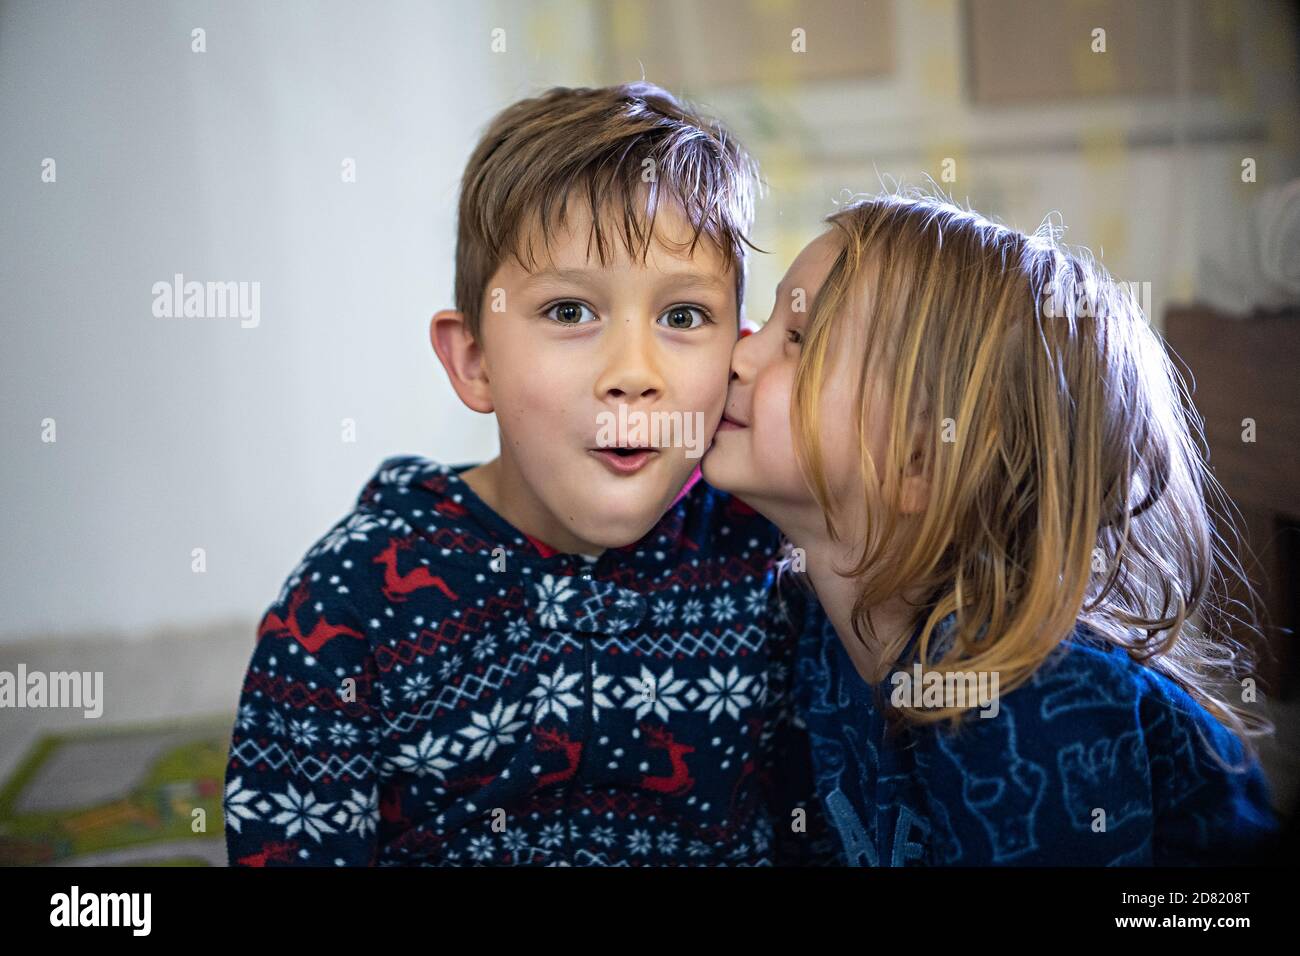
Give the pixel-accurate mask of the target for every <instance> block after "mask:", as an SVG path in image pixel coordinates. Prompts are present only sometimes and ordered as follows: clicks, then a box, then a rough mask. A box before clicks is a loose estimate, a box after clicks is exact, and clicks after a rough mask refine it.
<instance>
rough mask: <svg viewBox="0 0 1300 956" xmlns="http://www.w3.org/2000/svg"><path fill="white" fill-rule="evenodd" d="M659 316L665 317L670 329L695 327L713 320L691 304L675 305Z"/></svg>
mask: <svg viewBox="0 0 1300 956" xmlns="http://www.w3.org/2000/svg"><path fill="white" fill-rule="evenodd" d="M696 316H698V317H699V320H700V321H699V322H696V321H695V318H696ZM659 318H660V319H667V320H668V321H667V323H666V324H667V326H668V327H669V328H670V329H695V328H699V327H700V326H701V325H703V324H704V323H705V322H712V321H713V320H712V319H710V318H709V316H708V313H706V312H705V311H704V310H703V309H701V308H697V307H696V306H693V305H675V306H673V307H672V308H671V309H669V310H668V311H667V312H665V313H664V314H663V315H661V316H659Z"/></svg>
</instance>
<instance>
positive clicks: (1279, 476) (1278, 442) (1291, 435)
mask: <svg viewBox="0 0 1300 956" xmlns="http://www.w3.org/2000/svg"><path fill="white" fill-rule="evenodd" d="M1165 342H1166V346H1167V347H1168V348H1169V349H1170V350H1171V351H1172V352H1173V354H1174V361H1175V364H1176V365H1178V366H1179V367H1180V369H1181V370H1182V371H1183V373H1184V374H1185V375H1187V374H1188V373H1190V377H1189V382H1188V384H1189V385H1190V386H1192V388H1193V394H1192V402H1193V404H1194V405H1195V406H1196V409H1197V411H1198V412H1200V414H1201V415H1202V416H1203V417H1204V419H1205V437H1206V443H1207V445H1208V447H1209V453H1210V467H1211V468H1212V470H1213V471H1214V474H1215V477H1216V478H1217V479H1218V480H1219V483H1220V484H1222V485H1223V487H1224V490H1225V491H1226V492H1227V493H1228V495H1229V496H1230V497H1231V498H1232V500H1233V502H1234V503H1235V504H1236V506H1237V507H1238V508H1239V509H1240V511H1241V516H1240V520H1239V523H1238V529H1239V530H1240V532H1241V533H1242V536H1243V538H1245V539H1246V543H1247V544H1248V546H1249V548H1250V550H1252V551H1253V552H1254V556H1253V558H1252V556H1251V555H1250V554H1249V553H1242V554H1241V555H1240V557H1241V558H1242V562H1243V564H1245V565H1246V570H1247V572H1248V573H1249V574H1250V576H1251V582H1252V584H1253V585H1254V586H1255V587H1256V589H1257V590H1258V592H1259V594H1260V597H1261V598H1262V603H1263V605H1264V608H1265V611H1266V614H1267V619H1266V620H1265V621H1264V622H1263V623H1264V625H1265V627H1264V630H1265V637H1266V647H1265V648H1262V649H1261V650H1260V662H1259V673H1260V678H1261V683H1262V684H1263V686H1264V688H1265V690H1266V691H1267V692H1269V693H1271V694H1272V695H1273V696H1275V697H1281V698H1290V697H1293V696H1295V695H1296V693H1297V691H1298V690H1300V681H1298V680H1297V677H1298V675H1297V665H1298V663H1300V655H1297V653H1296V650H1295V642H1296V640H1297V633H1298V632H1300V312H1292V313H1286V314H1271V315H1261V316H1254V317H1248V318H1236V317H1229V316H1225V315H1223V314H1221V313H1217V312H1215V311H1213V310H1212V309H1209V308H1205V307H1198V306H1187V307H1176V308H1171V309H1169V310H1168V312H1167V313H1166V317H1165ZM1251 422H1253V423H1254V435H1253V437H1254V441H1248V440H1246V438H1248V437H1250V435H1249V433H1248V431H1247V430H1248V428H1249V426H1250V423H1251ZM1229 540H1231V539H1230V538H1229ZM1255 559H1257V561H1256V560H1255Z"/></svg>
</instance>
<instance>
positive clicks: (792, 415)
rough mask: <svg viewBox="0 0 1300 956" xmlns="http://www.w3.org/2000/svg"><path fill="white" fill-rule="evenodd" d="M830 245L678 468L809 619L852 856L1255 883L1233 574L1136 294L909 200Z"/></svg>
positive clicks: (1255, 831) (1262, 799) (820, 757)
mask: <svg viewBox="0 0 1300 956" xmlns="http://www.w3.org/2000/svg"><path fill="white" fill-rule="evenodd" d="M828 222H830V223H831V228H830V230H828V231H827V232H826V233H824V234H823V235H822V236H821V237H819V238H818V239H816V240H815V241H814V242H812V243H811V244H810V245H809V246H808V247H807V248H806V249H804V251H803V252H802V253H801V254H800V255H799V257H798V258H797V259H796V260H795V262H794V264H793V265H792V266H791V267H790V270H789V272H788V273H787V274H786V276H785V279H784V280H783V282H782V284H781V286H780V287H779V289H778V292H777V302H776V306H775V308H774V310H773V312H772V318H771V320H770V321H769V322H768V323H767V324H766V325H765V326H764V327H763V328H762V330H761V331H759V332H757V333H755V334H752V335H748V336H746V337H744V338H742V339H741V340H740V341H739V342H738V343H737V345H736V347H735V351H734V354H733V358H732V377H731V385H730V390H729V393H728V399H727V406H726V412H725V415H724V419H723V423H722V425H721V427H720V428H719V431H718V434H717V436H716V437H715V440H714V444H713V446H712V447H711V449H710V451H709V452H708V454H707V455H706V456H705V458H704V460H703V462H702V468H703V474H704V477H705V479H706V480H707V481H709V482H710V483H711V484H713V485H715V486H717V487H719V488H722V489H725V490H727V491H730V492H733V493H735V494H736V495H738V496H739V497H741V498H742V499H743V500H744V501H745V502H746V503H748V504H750V505H751V506H753V507H754V508H755V509H757V510H758V511H760V512H761V513H763V514H764V515H766V516H767V517H768V518H770V519H771V520H772V521H773V522H774V523H775V524H776V525H777V526H778V527H780V528H781V530H782V531H783V532H784V533H785V535H786V537H787V538H788V540H789V543H790V545H791V546H792V548H793V550H792V551H791V552H790V558H789V563H790V566H791V569H792V570H794V571H796V572H802V574H803V576H797V579H798V580H800V581H801V582H804V581H806V582H807V583H806V585H805V586H810V587H811V589H812V591H813V592H814V593H815V595H816V597H817V599H818V601H819V602H820V605H821V608H822V609H824V611H825V616H822V615H821V614H819V613H816V612H817V608H816V606H815V605H811V606H810V608H809V612H810V613H809V614H808V626H807V627H806V628H805V630H804V637H803V639H802V641H801V646H800V652H799V660H798V665H797V674H796V677H797V683H798V695H797V696H798V700H799V707H800V717H802V719H803V720H804V721H805V722H806V723H807V726H808V730H809V733H810V736H811V740H812V745H813V752H814V764H815V769H816V772H817V776H818V792H819V796H820V799H821V800H822V801H823V803H824V805H825V808H826V811H827V813H828V816H829V818H830V820H831V821H832V823H833V824H834V826H835V828H836V830H837V831H838V833H839V836H840V839H841V841H842V843H843V849H844V854H845V858H846V862H848V863H850V864H868V865H881V866H889V865H894V866H898V865H906V864H932V865H945V864H947V865H953V864H960V865H969V864H985V865H988V864H1037V865H1042V864H1057V865H1140V864H1157V865H1159V864H1182V863H1202V862H1204V863H1211V862H1235V861H1240V860H1243V859H1249V858H1253V857H1251V856H1250V855H1251V854H1253V853H1256V852H1257V851H1259V850H1260V849H1261V844H1262V843H1263V841H1266V840H1267V839H1268V838H1269V837H1270V835H1272V834H1273V833H1274V832H1275V830H1276V826H1277V824H1276V820H1275V819H1274V817H1273V815H1272V811H1271V809H1270V801H1269V794H1268V790H1267V786H1266V783H1265V780H1264V777H1263V774H1262V773H1261V771H1260V768H1259V765H1258V763H1257V761H1256V760H1255V758H1254V751H1253V749H1252V748H1251V746H1250V744H1249V738H1250V737H1251V736H1253V735H1257V734H1260V733H1264V732H1267V731H1268V730H1270V729H1271V728H1270V727H1269V726H1268V724H1267V722H1266V721H1263V720H1262V719H1260V718H1258V717H1257V716H1256V715H1254V714H1252V713H1251V712H1250V711H1249V710H1247V709H1246V708H1245V707H1244V706H1243V701H1244V700H1250V699H1253V698H1252V697H1251V696H1250V694H1249V693H1247V691H1250V690H1251V689H1252V688H1253V681H1252V680H1249V679H1247V680H1241V678H1242V677H1243V675H1244V674H1245V667H1246V665H1247V663H1248V662H1247V660H1246V653H1245V649H1244V648H1243V647H1242V646H1240V645H1238V644H1235V643H1233V642H1231V641H1230V640H1228V639H1226V638H1224V637H1223V636H1222V634H1223V632H1222V630H1221V624H1222V619H1223V614H1224V612H1223V610H1222V609H1221V607H1220V605H1219V604H1218V603H1216V602H1217V597H1218V595H1219V594H1220V593H1221V590H1222V585H1223V584H1224V582H1225V580H1226V578H1227V577H1228V576H1236V575H1239V574H1240V566H1239V565H1238V564H1237V562H1236V561H1235V559H1233V558H1232V556H1231V554H1230V553H1229V552H1228V551H1227V549H1226V548H1224V547H1223V546H1222V543H1221V541H1220V539H1219V538H1218V537H1217V536H1216V535H1215V533H1214V531H1213V530H1212V526H1211V519H1210V516H1209V510H1208V509H1207V506H1206V496H1207V495H1216V496H1217V495H1220V494H1221V493H1220V492H1218V491H1217V490H1216V486H1215V484H1214V480H1213V478H1212V477H1211V476H1210V474H1209V472H1208V470H1207V468H1206V465H1205V462H1204V461H1203V459H1202V456H1201V453H1200V452H1199V450H1198V447H1197V445H1196V444H1195V443H1194V441H1193V437H1192V436H1193V434H1194V431H1193V426H1192V425H1191V424H1190V421H1189V419H1190V413H1189V412H1188V411H1187V410H1186V408H1185V407H1184V405H1183V400H1184V397H1185V396H1184V393H1183V388H1182V385H1181V383H1180V382H1179V380H1178V379H1177V378H1176V376H1175V374H1174V372H1173V370H1172V368H1171V366H1170V363H1169V361H1168V359H1167V357H1166V355H1165V353H1164V351H1163V348H1162V345H1161V343H1160V341H1159V340H1158V338H1157V336H1156V335H1155V334H1154V333H1153V332H1152V330H1151V329H1150V328H1149V326H1148V325H1147V323H1146V321H1145V319H1144V317H1143V315H1142V312H1141V310H1140V308H1139V307H1138V306H1137V304H1136V302H1135V301H1134V298H1133V296H1132V295H1131V294H1130V292H1129V290H1127V289H1126V288H1125V287H1124V286H1123V285H1121V284H1118V283H1116V282H1114V281H1112V280H1111V279H1110V278H1109V277H1108V276H1107V275H1106V273H1105V272H1104V270H1103V269H1102V268H1101V267H1100V266H1099V265H1098V264H1096V263H1095V262H1093V261H1092V260H1091V259H1090V258H1089V257H1087V256H1086V255H1084V254H1080V253H1075V252H1072V251H1070V250H1067V249H1065V248H1063V247H1061V246H1060V245H1058V243H1057V242H1056V237H1055V236H1054V235H1050V234H1044V233H1043V232H1042V231H1040V234H1038V235H1035V236H1027V235H1023V234H1021V233H1018V232H1015V231H1014V230H1011V229H1008V228H1006V227H1003V226H1000V225H997V224H995V223H993V222H991V221H989V220H987V219H985V218H983V217H981V216H979V215H978V214H976V213H974V212H970V211H967V210H963V209H960V208H958V207H956V206H954V205H952V204H950V203H949V202H947V201H944V200H941V199H936V198H932V197H928V196H925V195H923V194H920V193H912V194H909V195H906V196H883V197H876V198H870V199H866V200H863V201H859V202H855V203H853V204H851V205H849V206H847V207H845V208H842V209H841V210H840V211H838V212H836V213H835V214H833V215H832V216H830V217H829V218H828ZM809 306H810V307H809Z"/></svg>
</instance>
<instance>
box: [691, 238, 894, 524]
mask: <svg viewBox="0 0 1300 956" xmlns="http://www.w3.org/2000/svg"><path fill="white" fill-rule="evenodd" d="M842 247H843V239H842V238H841V237H840V236H839V234H838V232H837V231H836V230H830V231H827V232H825V233H823V234H822V235H821V236H819V237H818V238H817V239H814V240H813V241H812V242H811V243H809V244H808V246H807V247H806V248H805V249H804V250H803V251H802V252H801V253H799V255H798V257H797V258H796V259H795V260H794V263H793V264H792V265H791V266H790V269H789V271H788V272H786V274H785V278H784V279H782V280H781V284H780V286H778V288H777V293H776V303H775V305H774V306H773V308H772V316H771V318H770V319H769V320H768V321H767V324H766V325H764V326H763V327H762V328H761V329H760V330H759V331H758V332H755V333H754V334H752V335H746V336H744V337H742V338H741V339H740V340H739V341H738V342H737V343H736V345H735V348H734V349H733V350H732V355H731V382H730V385H729V387H728V390H727V404H726V407H725V409H724V413H723V420H722V423H721V424H720V425H719V426H718V431H717V434H716V435H715V436H714V440H713V445H712V447H711V448H710V449H709V451H708V453H707V454H706V455H705V456H704V459H703V461H702V462H701V471H702V474H703V476H704V479H705V480H706V481H707V482H709V484H711V485H713V486H714V487H716V488H721V489H722V490H724V491H729V492H731V493H733V494H735V495H736V496H738V497H739V498H741V499H742V500H743V501H744V502H745V503H746V504H748V505H749V506H750V507H752V508H754V509H755V510H756V511H758V512H760V513H761V514H763V515H764V516H765V517H767V518H768V519H770V520H771V521H772V522H773V523H775V524H776V525H777V526H778V527H779V528H781V530H782V531H784V532H785V533H786V534H787V535H790V536H792V537H796V536H798V535H799V532H801V531H804V530H805V529H806V530H807V531H808V532H810V533H812V534H816V535H821V534H824V529H825V523H824V520H823V518H822V512H821V508H820V507H819V506H818V504H817V500H816V498H814V497H813V494H812V491H811V489H810V488H809V487H808V485H807V484H806V483H805V481H804V479H803V477H802V475H801V473H800V471H799V466H798V463H797V461H796V459H795V452H794V448H795V436H794V433H793V431H792V429H791V422H790V415H791V406H790V401H791V396H792V393H793V390H794V378H795V370H796V368H797V367H798V364H799V354H800V348H801V345H800V341H801V338H802V332H803V330H804V328H805V326H806V324H807V321H808V312H809V310H810V309H811V307H812V302H813V299H814V297H815V296H816V294H817V291H818V290H819V289H820V288H821V286H822V283H823V282H825V280H826V277H827V275H828V274H829V272H830V270H831V267H832V266H833V265H834V262H835V258H836V256H838V255H839V253H840V250H841V248H842ZM849 311H850V312H852V313H854V316H853V317H850V316H840V317H838V318H837V321H839V322H840V323H841V325H840V327H839V328H838V329H837V330H836V338H835V341H834V342H833V343H832V346H831V348H830V349H829V350H828V353H827V366H826V369H825V378H824V380H823V381H824V387H823V390H822V394H821V395H820V396H819V398H818V401H819V415H820V419H819V428H818V431H819V433H820V434H819V435H818V440H819V441H820V442H821V448H822V454H823V456H824V458H823V460H824V464H825V468H826V480H827V483H828V485H829V487H830V492H831V500H832V501H833V502H835V507H836V512H835V513H836V519H837V520H836V524H837V527H839V528H840V530H841V531H842V532H844V531H848V532H849V533H853V529H856V528H859V527H861V525H860V522H861V521H862V520H864V515H863V513H862V509H863V494H862V481H863V479H862V476H861V467H860V464H859V454H858V449H859V441H858V439H857V437H856V436H855V435H854V427H855V426H854V424H853V406H854V401H855V396H856V394H857V384H858V375H859V374H860V371H859V369H860V364H861V362H860V358H861V356H862V354H863V350H864V348H865V337H864V336H865V332H864V329H863V325H864V323H863V321H862V319H861V318H859V317H858V316H860V315H861V314H862V313H863V310H862V309H861V307H860V305H858V304H856V303H855V304H853V305H851V306H850V308H849ZM877 394H880V393H879V392H877ZM888 416H889V408H888V405H887V403H886V402H876V403H874V404H873V406H872V408H871V409H870V413H869V414H868V416H867V421H866V430H867V434H866V435H865V436H864V437H865V439H866V441H867V447H868V449H869V450H870V452H871V455H872V457H873V460H874V461H876V462H877V463H879V462H880V461H881V460H882V457H881V456H882V455H883V453H884V449H885V443H886V440H887V426H888V421H889V417H888ZM841 515H842V516H843V518H844V521H845V522H847V526H846V525H845V524H843V523H841V521H840V516H841Z"/></svg>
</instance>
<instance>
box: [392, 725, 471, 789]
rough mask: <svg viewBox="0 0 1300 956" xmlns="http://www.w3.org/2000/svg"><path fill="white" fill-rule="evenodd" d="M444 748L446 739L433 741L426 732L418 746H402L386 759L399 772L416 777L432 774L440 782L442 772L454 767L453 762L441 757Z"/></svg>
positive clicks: (430, 732)
mask: <svg viewBox="0 0 1300 956" xmlns="http://www.w3.org/2000/svg"><path fill="white" fill-rule="evenodd" d="M446 746H447V738H446V737H438V738H437V739H434V736H433V732H432V731H428V732H426V733H425V735H424V736H423V737H421V738H420V742H419V743H418V744H403V745H402V748H401V751H400V753H398V755H397V756H396V757H390V758H388V759H389V761H390V762H391V763H392V764H393V766H395V767H397V768H398V769H400V770H409V771H411V772H412V773H414V774H415V775H416V776H417V777H423V776H426V775H427V774H432V775H433V776H435V777H437V778H438V779H439V780H441V779H442V772H443V771H444V770H450V769H451V768H452V767H454V766H455V763H454V762H453V761H451V760H448V759H447V758H446V757H444V756H442V752H443V750H444V749H445V748H446Z"/></svg>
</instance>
